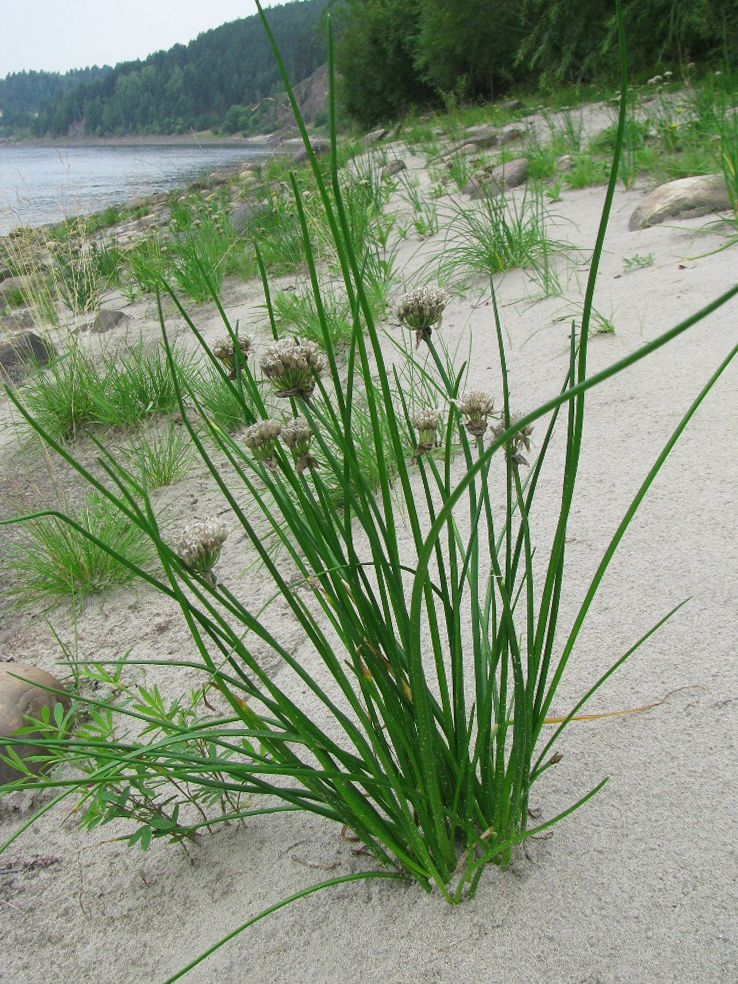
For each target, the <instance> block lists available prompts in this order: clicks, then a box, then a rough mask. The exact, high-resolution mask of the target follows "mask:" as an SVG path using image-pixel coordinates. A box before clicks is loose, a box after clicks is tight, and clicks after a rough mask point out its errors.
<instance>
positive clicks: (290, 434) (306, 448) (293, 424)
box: [282, 417, 318, 472]
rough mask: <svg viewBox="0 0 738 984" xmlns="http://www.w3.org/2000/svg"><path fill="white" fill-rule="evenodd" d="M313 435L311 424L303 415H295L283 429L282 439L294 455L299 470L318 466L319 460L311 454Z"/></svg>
mask: <svg viewBox="0 0 738 984" xmlns="http://www.w3.org/2000/svg"><path fill="white" fill-rule="evenodd" d="M312 437H313V432H312V431H311V430H310V424H308V422H307V421H306V420H303V418H302V417H294V418H293V419H292V420H291V421H290V422H289V424H287V426H286V427H284V428H283V429H282V440H283V441H284V443H285V444H286V445H287V447H288V448H289V449H290V451H291V452H292V456H293V458H294V459H295V461H296V462H297V465H296V468H297V471H298V472H303V471H305V469H306V468H317V465H318V462H317V460H316V459H315V458H314V457H313V456H312V455H311V454H310V441H311V440H312Z"/></svg>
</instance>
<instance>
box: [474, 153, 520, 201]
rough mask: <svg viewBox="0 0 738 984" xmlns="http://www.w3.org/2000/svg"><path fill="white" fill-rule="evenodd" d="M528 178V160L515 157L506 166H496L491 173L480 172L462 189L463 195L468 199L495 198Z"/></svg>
mask: <svg viewBox="0 0 738 984" xmlns="http://www.w3.org/2000/svg"><path fill="white" fill-rule="evenodd" d="M527 177H528V159H527V158H526V157H517V158H516V159H515V160H514V161H508V162H507V163H506V164H498V165H497V167H494V168H492V171H491V172H487V173H485V172H484V171H482V172H480V173H479V174H478V175H476V177H473V178H472V179H471V181H468V182H467V183H466V185H465V187H464V194H465V195H468V196H469V197H470V198H487V197H490V198H495V197H497V195H500V194H502V192H503V191H507V190H508V189H510V188H517V187H518V186H519V185H521V184H524V183H525V180H526V178H527Z"/></svg>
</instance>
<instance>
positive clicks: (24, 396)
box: [20, 342, 194, 441]
mask: <svg viewBox="0 0 738 984" xmlns="http://www.w3.org/2000/svg"><path fill="white" fill-rule="evenodd" d="M176 358H177V359H179V363H180V372H181V374H182V375H184V376H189V375H191V374H192V373H193V372H194V365H193V363H192V359H191V358H188V357H186V356H184V355H180V354H179V353H178V354H177V356H176ZM176 394H177V388H176V385H175V384H174V382H173V380H172V375H171V372H170V371H169V369H168V367H167V364H166V359H165V357H164V351H163V349H162V347H161V346H160V345H144V344H143V342H141V343H139V344H138V345H133V346H125V347H123V348H119V349H117V350H111V351H108V352H105V353H102V354H101V355H98V356H93V355H92V354H91V353H90V352H89V351H87V350H86V349H85V348H84V347H83V346H82V345H80V344H75V345H73V347H72V348H70V349H69V351H67V352H66V353H65V354H64V355H62V356H60V357H59V358H57V359H54V360H52V361H51V362H50V363H49V365H48V366H46V367H45V368H43V369H38V370H37V371H36V372H34V373H33V374H32V375H30V376H29V377H28V378H27V380H26V382H25V384H24V386H23V388H22V391H21V394H20V400H21V402H22V404H23V406H24V407H25V408H26V409H27V410H28V412H29V413H30V414H31V415H32V416H33V418H34V419H35V420H37V421H38V422H39V424H41V426H43V428H44V429H45V430H46V432H47V433H48V434H49V436H50V437H52V438H53V439H54V440H55V441H69V440H75V439H76V438H77V437H78V436H79V435H80V433H82V432H83V431H85V430H86V429H87V428H90V427H94V426H97V425H104V426H107V427H125V426H131V425H134V424H137V423H139V422H140V421H141V420H143V419H145V418H146V417H148V416H151V415H154V414H166V413H171V412H172V411H174V410H175V409H176V408H177V405H178V404H177V395H176Z"/></svg>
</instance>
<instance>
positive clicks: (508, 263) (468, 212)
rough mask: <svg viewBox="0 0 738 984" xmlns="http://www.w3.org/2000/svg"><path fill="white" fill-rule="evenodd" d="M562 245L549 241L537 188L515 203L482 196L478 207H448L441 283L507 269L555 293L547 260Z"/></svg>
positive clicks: (564, 244)
mask: <svg viewBox="0 0 738 984" xmlns="http://www.w3.org/2000/svg"><path fill="white" fill-rule="evenodd" d="M565 249H566V243H564V242H560V241H558V240H554V239H550V238H549V237H548V233H547V231H546V210H545V207H544V205H543V201H542V194H541V192H540V191H539V190H537V191H534V192H527V193H526V195H525V197H523V198H522V199H521V200H520V201H518V200H516V199H514V198H512V197H510V198H508V197H507V196H506V195H499V196H494V195H491V194H489V195H486V196H485V197H484V198H483V199H482V200H481V202H480V203H479V205H475V206H467V205H464V204H454V205H452V206H451V218H450V222H449V223H448V228H447V234H446V239H445V242H444V244H443V247H442V249H441V251H440V262H439V266H438V269H439V273H440V276H441V277H442V278H443V279H444V280H449V281H453V280H459V279H460V280H461V281H462V282H464V281H465V280H468V278H469V277H470V276H471V277H485V278H489V277H492V276H494V275H495V274H498V273H504V272H505V271H507V270H514V269H519V268H522V269H529V270H531V271H532V273H533V275H534V276H535V277H536V279H537V280H538V281H539V282H540V283H541V285H542V286H543V287H544V289H545V290H546V291H547V292H551V293H553V292H555V291H556V290H557V286H556V284H557V281H556V277H555V273H554V271H553V269H552V264H551V260H552V258H553V257H554V256H555V255H556V254H558V253H562V252H563V251H564V250H565Z"/></svg>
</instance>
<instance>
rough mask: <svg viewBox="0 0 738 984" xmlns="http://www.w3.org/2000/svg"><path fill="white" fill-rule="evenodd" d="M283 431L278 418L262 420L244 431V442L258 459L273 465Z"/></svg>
mask: <svg viewBox="0 0 738 984" xmlns="http://www.w3.org/2000/svg"><path fill="white" fill-rule="evenodd" d="M281 432H282V425H281V424H280V422H279V421H278V420H260V421H259V422H258V423H256V424H252V425H251V426H250V427H247V428H246V430H245V431H244V432H243V440H244V444H245V445H246V447H247V448H250V449H251V451H252V452H253V454H254V457H255V458H256V460H257V461H260V462H261V463H262V464H264V465H267V467H272V466H273V465H274V449H275V448H276V446H277V438H278V437H279V435H280V434H281Z"/></svg>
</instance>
